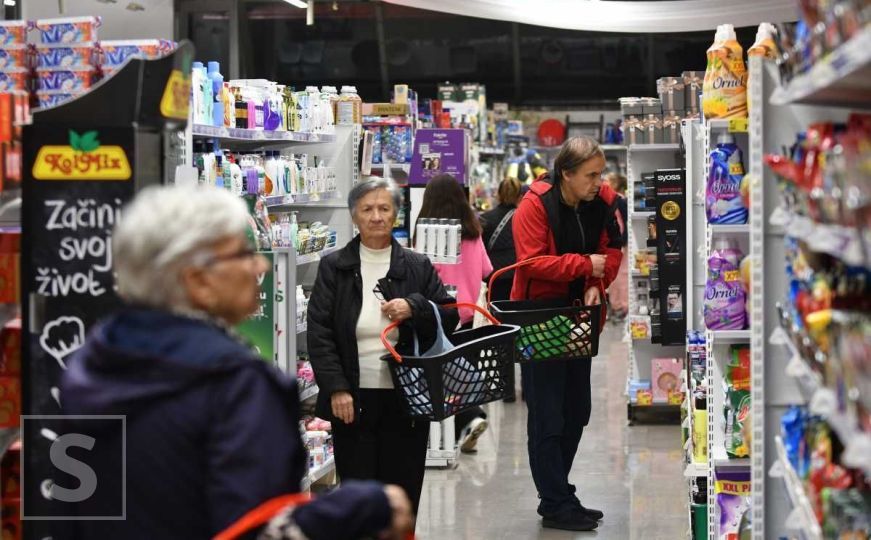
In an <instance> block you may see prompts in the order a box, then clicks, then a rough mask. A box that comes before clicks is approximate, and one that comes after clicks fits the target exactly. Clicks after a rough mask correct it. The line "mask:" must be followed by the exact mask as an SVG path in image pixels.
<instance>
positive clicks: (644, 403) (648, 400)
mask: <svg viewBox="0 0 871 540" xmlns="http://www.w3.org/2000/svg"><path fill="white" fill-rule="evenodd" d="M636 396H637V400H638V406H640V407H649V406H650V405H653V392H651V391H650V390H639V391H638V392H637V393H636Z"/></svg>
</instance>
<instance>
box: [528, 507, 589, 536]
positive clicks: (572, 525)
mask: <svg viewBox="0 0 871 540" xmlns="http://www.w3.org/2000/svg"><path fill="white" fill-rule="evenodd" d="M541 526H542V527H544V528H545V529H559V530H562V531H592V530H595V528H596V527H598V526H599V522H598V521H596V520H594V519H590V518H589V516H587V515H586V514H585V513H583V512H582V511H580V510H579V509H577V508H573V509H571V510H567V511H564V512H560V513H558V514H552V515H549V516H545V517H544V518H543V519H542V520H541Z"/></svg>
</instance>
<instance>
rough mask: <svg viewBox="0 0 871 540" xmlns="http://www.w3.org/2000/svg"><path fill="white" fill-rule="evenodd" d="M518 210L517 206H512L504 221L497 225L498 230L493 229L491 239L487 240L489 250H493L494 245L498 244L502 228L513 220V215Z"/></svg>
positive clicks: (503, 218)
mask: <svg viewBox="0 0 871 540" xmlns="http://www.w3.org/2000/svg"><path fill="white" fill-rule="evenodd" d="M515 211H516V209H515V208H512V209H511V210H509V211H508V213H507V214H505V215H504V216H503V217H502V221H500V222H499V225H497V226H496V230H494V231H493V236H491V237H490V241H489V242H487V251H493V246H495V245H496V240H498V239H499V235H500V234H501V233H502V229H504V228H505V226H506V225H508V222H509V221H511V216H513V215H514V212H515Z"/></svg>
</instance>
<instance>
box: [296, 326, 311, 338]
mask: <svg viewBox="0 0 871 540" xmlns="http://www.w3.org/2000/svg"><path fill="white" fill-rule="evenodd" d="M307 331H308V324H307V323H301V324H298V325H296V333H297V335H299V334H304V333H306V332H307Z"/></svg>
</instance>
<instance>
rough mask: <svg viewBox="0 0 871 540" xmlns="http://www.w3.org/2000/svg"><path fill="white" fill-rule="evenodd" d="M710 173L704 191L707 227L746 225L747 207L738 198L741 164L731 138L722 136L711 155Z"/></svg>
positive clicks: (739, 194)
mask: <svg viewBox="0 0 871 540" xmlns="http://www.w3.org/2000/svg"><path fill="white" fill-rule="evenodd" d="M710 161H711V169H710V171H709V172H708V182H707V186H706V187H705V213H706V214H707V217H708V223H712V224H742V223H747V217H748V213H747V206H746V204H745V202H744V198H743V197H741V180H743V179H744V163H743V160H742V156H741V149H740V148H738V146H737V145H736V144H735V139H734V138H733V137H732V135H730V134H728V133H724V134H722V135H720V137H719V138H718V139H717V147H716V148H715V149H714V150H713V151H712V152H711V156H710Z"/></svg>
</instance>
